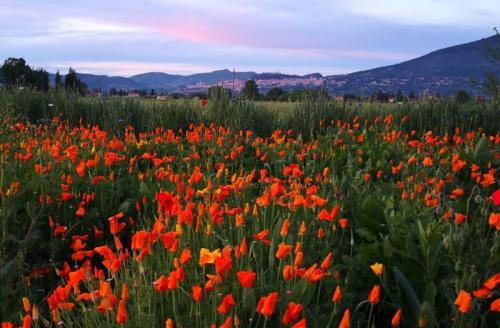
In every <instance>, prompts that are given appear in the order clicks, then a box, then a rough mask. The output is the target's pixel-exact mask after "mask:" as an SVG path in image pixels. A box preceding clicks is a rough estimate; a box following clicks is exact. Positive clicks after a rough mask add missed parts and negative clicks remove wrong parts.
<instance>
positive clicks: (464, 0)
mask: <svg viewBox="0 0 500 328" xmlns="http://www.w3.org/2000/svg"><path fill="white" fill-rule="evenodd" d="M345 9H347V10H348V11H351V12H352V13H354V14H357V15H362V16H367V17H371V18H374V19H377V20H382V21H388V22H392V23H395V24H400V25H438V26H439V25H448V26H450V25H458V26H485V25H486V26H487V25H489V26H490V27H491V28H492V27H493V26H494V24H498V22H499V19H500V6H499V5H498V1H496V0H491V1H490V0H475V1H470V0H418V1H415V0H356V1H348V2H347V1H346V2H345Z"/></svg>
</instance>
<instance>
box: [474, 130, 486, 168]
mask: <svg viewBox="0 0 500 328" xmlns="http://www.w3.org/2000/svg"><path fill="white" fill-rule="evenodd" d="M488 157H489V154H488V140H487V139H486V138H485V137H482V138H481V140H479V142H478V143H477V145H476V148H475V149H474V155H473V157H472V159H473V161H474V163H477V164H479V163H483V162H484V161H487V160H488Z"/></svg>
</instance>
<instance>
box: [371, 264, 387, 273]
mask: <svg viewBox="0 0 500 328" xmlns="http://www.w3.org/2000/svg"><path fill="white" fill-rule="evenodd" d="M370 268H371V269H372V271H373V273H375V274H376V275H377V276H380V275H382V272H383V271H384V265H383V264H381V263H378V262H375V263H374V264H373V265H371V266H370Z"/></svg>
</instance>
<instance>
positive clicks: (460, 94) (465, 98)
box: [455, 90, 472, 104]
mask: <svg viewBox="0 0 500 328" xmlns="http://www.w3.org/2000/svg"><path fill="white" fill-rule="evenodd" d="M471 100H472V96H471V95H470V94H469V93H468V92H467V91H465V90H458V91H457V94H456V95H455V101H456V102H458V103H462V104H463V103H466V102H469V101H471Z"/></svg>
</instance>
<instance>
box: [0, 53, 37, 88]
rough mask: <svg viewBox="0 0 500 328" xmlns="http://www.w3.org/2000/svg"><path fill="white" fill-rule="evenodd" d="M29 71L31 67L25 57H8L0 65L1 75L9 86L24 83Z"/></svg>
mask: <svg viewBox="0 0 500 328" xmlns="http://www.w3.org/2000/svg"><path fill="white" fill-rule="evenodd" d="M29 71H31V69H30V67H29V66H28V65H26V61H25V60H24V59H23V58H12V57H11V58H8V59H6V60H5V61H4V63H3V65H2V67H0V75H1V76H2V78H3V80H4V82H5V84H6V85H8V86H13V85H24V84H25V82H26V76H27V74H28V73H29Z"/></svg>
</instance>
